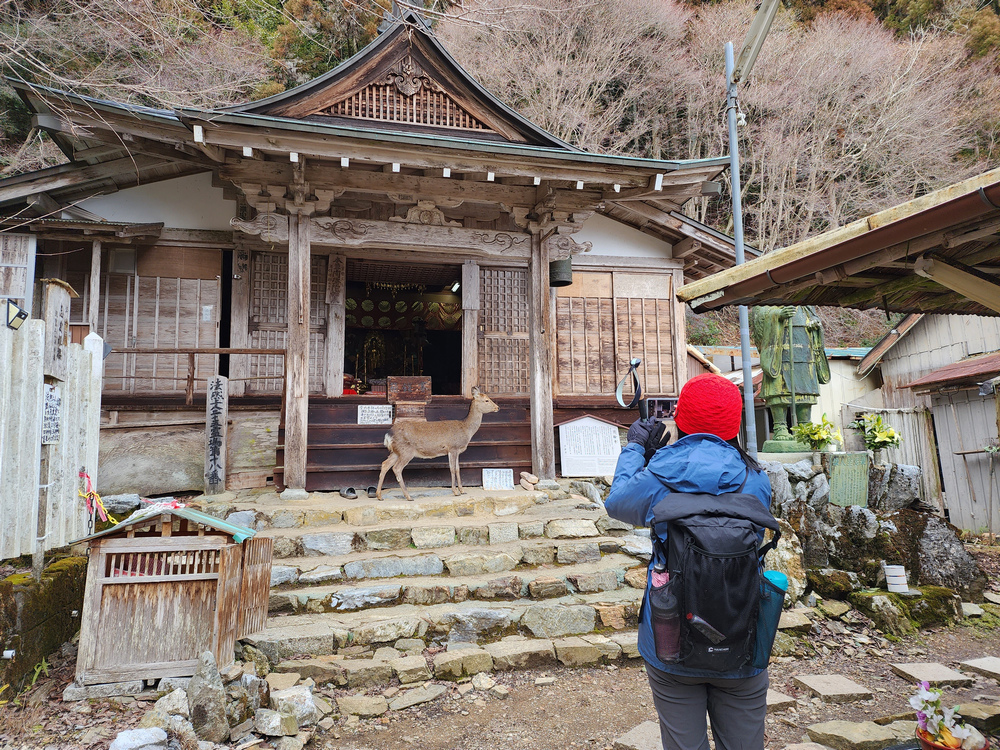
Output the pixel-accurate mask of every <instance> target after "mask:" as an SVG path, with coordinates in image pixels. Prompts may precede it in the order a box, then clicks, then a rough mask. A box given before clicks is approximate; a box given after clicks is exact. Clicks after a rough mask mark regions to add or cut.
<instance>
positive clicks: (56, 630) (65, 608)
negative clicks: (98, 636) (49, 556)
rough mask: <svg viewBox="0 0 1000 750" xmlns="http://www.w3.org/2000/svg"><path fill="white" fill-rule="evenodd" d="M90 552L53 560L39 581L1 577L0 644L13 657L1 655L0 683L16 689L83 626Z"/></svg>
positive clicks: (20, 575)
mask: <svg viewBox="0 0 1000 750" xmlns="http://www.w3.org/2000/svg"><path fill="white" fill-rule="evenodd" d="M86 578H87V558H86V557H65V558H63V559H61V560H58V561H56V562H53V563H52V564H51V565H49V566H48V567H47V568H45V570H44V571H43V572H42V580H41V581H40V582H36V581H35V579H34V578H33V577H32V576H31V574H30V573H18V574H15V575H12V576H8V577H7V578H5V579H3V580H2V581H0V649H2V650H3V651H8V650H13V651H14V658H13V659H4V660H0V685H6V684H10V685H11V686H12V687H13V688H14V690H13V691H12V692H17V689H18V687H19V685H20V683H22V682H23V681H24V680H25V678H27V677H30V676H31V674H32V672H33V670H34V668H35V665H37V664H40V663H41V661H42V659H44V658H45V657H47V656H48V655H49V654H52V653H54V652H55V651H57V650H58V649H59V647H60V646H62V644H63V643H65V642H66V641H68V640H70V639H71V638H72V637H73V636H74V635H76V632H77V630H79V629H80V612H81V611H82V610H83V590H84V583H85V581H86Z"/></svg>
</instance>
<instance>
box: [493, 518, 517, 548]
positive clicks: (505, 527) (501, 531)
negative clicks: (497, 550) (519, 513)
mask: <svg viewBox="0 0 1000 750" xmlns="http://www.w3.org/2000/svg"><path fill="white" fill-rule="evenodd" d="M487 528H489V531H490V544H508V543H509V542H516V541H517V539H518V530H517V524H516V523H514V522H513V521H504V522H502V523H491V524H489V525H488V527H487Z"/></svg>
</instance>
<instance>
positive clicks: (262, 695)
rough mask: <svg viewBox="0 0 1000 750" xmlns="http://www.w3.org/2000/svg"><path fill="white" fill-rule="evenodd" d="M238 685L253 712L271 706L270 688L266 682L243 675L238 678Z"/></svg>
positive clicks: (249, 675)
mask: <svg viewBox="0 0 1000 750" xmlns="http://www.w3.org/2000/svg"><path fill="white" fill-rule="evenodd" d="M240 685H241V686H242V687H243V689H244V690H245V691H246V694H247V698H248V700H249V702H250V708H252V709H253V711H256V710H257V709H258V708H267V707H268V706H270V705H271V686H270V685H268V684H267V680H265V679H263V678H261V677H255V676H254V675H252V674H245V675H243V676H242V677H241V678H240ZM251 713H252V712H251ZM230 726H232V724H230Z"/></svg>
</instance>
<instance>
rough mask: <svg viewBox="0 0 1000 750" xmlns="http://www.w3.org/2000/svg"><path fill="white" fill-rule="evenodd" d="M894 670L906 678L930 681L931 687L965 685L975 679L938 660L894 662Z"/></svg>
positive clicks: (913, 680) (914, 680)
mask: <svg viewBox="0 0 1000 750" xmlns="http://www.w3.org/2000/svg"><path fill="white" fill-rule="evenodd" d="M892 671H893V673H894V674H897V675H899V676H900V677H902V678H903V679H904V680H910V681H911V682H928V683H930V685H931V687H946V686H952V687H965V686H966V685H971V684H972V682H973V680H972V678H971V677H966V676H965V675H964V674H962V673H961V672H956V671H955V670H954V669H949V668H948V667H946V666H945V665H944V664H938V663H936V662H914V663H912V664H893V665H892Z"/></svg>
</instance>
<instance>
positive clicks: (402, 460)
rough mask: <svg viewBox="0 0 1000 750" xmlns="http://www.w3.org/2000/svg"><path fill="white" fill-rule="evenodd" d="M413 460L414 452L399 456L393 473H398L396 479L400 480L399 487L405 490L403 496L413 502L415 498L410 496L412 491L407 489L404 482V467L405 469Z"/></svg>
mask: <svg viewBox="0 0 1000 750" xmlns="http://www.w3.org/2000/svg"><path fill="white" fill-rule="evenodd" d="M412 460H413V454H412V453H411V454H409V455H408V456H399V458H398V460H397V461H396V463H395V464H393V467H392V473H393V474H395V475H396V481H397V482H399V487H400V489H401V490H403V497H405V498H406V499H407V500H409V501H410V502H413V498H412V497H410V493H409V492H408V491H407V489H406V485H405V484H404V483H403V469H405V468H406V465H407V464H408V463H410V461H412Z"/></svg>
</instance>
